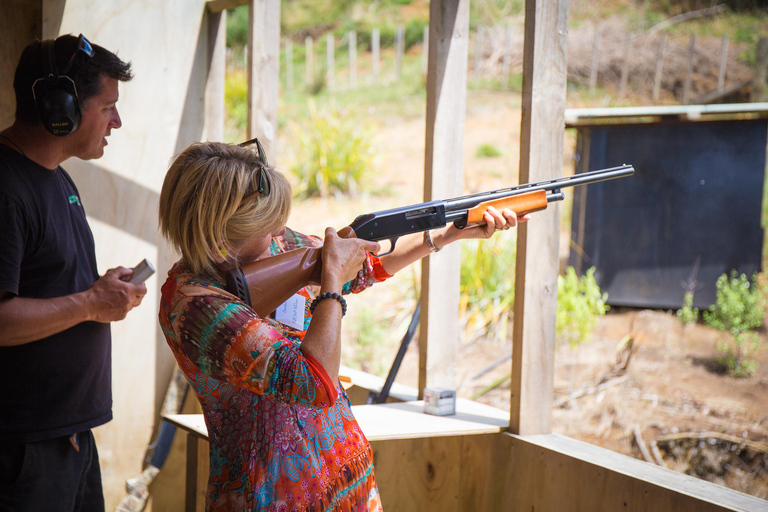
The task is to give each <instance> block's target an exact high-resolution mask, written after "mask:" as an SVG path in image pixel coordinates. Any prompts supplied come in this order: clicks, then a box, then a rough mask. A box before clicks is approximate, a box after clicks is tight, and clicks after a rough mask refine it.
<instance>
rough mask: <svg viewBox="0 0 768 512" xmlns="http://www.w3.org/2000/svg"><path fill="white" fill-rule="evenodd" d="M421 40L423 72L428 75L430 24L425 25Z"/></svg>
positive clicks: (423, 74)
mask: <svg viewBox="0 0 768 512" xmlns="http://www.w3.org/2000/svg"><path fill="white" fill-rule="evenodd" d="M421 40H422V44H421V74H422V76H427V61H428V60H429V25H426V26H425V27H424V31H423V34H422V36H421Z"/></svg>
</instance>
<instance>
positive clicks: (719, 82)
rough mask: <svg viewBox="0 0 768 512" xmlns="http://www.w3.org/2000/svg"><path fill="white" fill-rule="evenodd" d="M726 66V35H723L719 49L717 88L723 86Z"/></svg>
mask: <svg viewBox="0 0 768 512" xmlns="http://www.w3.org/2000/svg"><path fill="white" fill-rule="evenodd" d="M727 66H728V36H723V42H722V49H721V50H720V72H719V73H718V74H717V90H718V91H722V90H723V87H725V69H726V67H727Z"/></svg>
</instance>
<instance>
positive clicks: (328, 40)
mask: <svg viewBox="0 0 768 512" xmlns="http://www.w3.org/2000/svg"><path fill="white" fill-rule="evenodd" d="M335 51H336V41H335V40H334V39H333V34H328V35H327V36H325V62H326V70H327V71H326V74H325V78H326V81H327V82H328V90H329V91H332V90H333V88H334V83H333V78H334V77H333V75H334V69H333V68H334V65H335V64H334V59H333V57H334V53H335Z"/></svg>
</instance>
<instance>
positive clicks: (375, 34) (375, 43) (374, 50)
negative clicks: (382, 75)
mask: <svg viewBox="0 0 768 512" xmlns="http://www.w3.org/2000/svg"><path fill="white" fill-rule="evenodd" d="M379 59H380V55H379V29H378V27H376V28H374V29H373V30H372V31H371V81H372V82H373V84H374V85H376V84H378V83H379Z"/></svg>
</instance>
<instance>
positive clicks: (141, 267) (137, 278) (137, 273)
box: [126, 258, 155, 284]
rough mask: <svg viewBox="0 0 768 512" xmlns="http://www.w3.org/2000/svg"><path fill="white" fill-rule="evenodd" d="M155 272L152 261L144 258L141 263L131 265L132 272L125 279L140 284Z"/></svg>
mask: <svg viewBox="0 0 768 512" xmlns="http://www.w3.org/2000/svg"><path fill="white" fill-rule="evenodd" d="M154 273H155V267H154V265H152V263H151V262H150V261H149V260H148V259H146V258H144V259H143V260H141V263H139V264H138V265H136V266H135V267H133V274H132V275H131V276H130V277H128V278H127V279H126V281H128V282H129V283H133V284H141V283H143V282H144V281H146V280H147V279H149V277H150V276H151V275H152V274H154Z"/></svg>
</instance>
